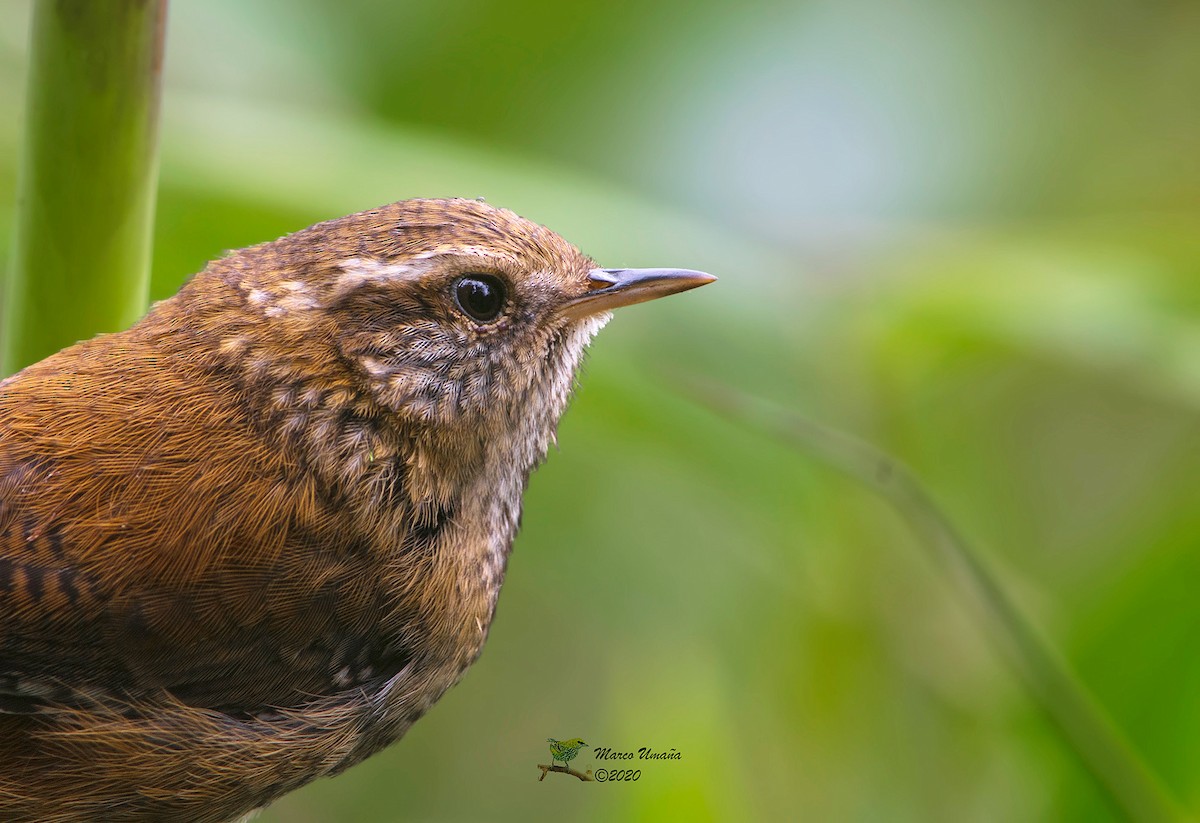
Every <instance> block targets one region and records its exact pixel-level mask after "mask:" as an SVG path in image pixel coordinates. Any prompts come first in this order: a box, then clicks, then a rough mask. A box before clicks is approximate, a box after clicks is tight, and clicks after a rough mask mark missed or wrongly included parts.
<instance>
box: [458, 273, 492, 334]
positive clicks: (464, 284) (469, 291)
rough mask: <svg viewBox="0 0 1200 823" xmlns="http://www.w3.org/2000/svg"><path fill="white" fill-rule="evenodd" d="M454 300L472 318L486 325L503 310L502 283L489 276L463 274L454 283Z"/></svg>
mask: <svg viewBox="0 0 1200 823" xmlns="http://www.w3.org/2000/svg"><path fill="white" fill-rule="evenodd" d="M454 299H455V300H457V301H458V305H459V308H461V309H462V310H463V311H465V312H466V313H467V314H468V315H470V316H471V317H472V318H474V319H475V320H478V321H479V322H480V323H487V322H490V321H492V320H495V319H496V317H497V316H498V315H499V314H500V310H501V309H502V308H504V283H503V281H501V280H500V278H499V277H493V276H492V275H490V274H464V275H463V276H462V277H460V278H458V279H457V280H455V281H454Z"/></svg>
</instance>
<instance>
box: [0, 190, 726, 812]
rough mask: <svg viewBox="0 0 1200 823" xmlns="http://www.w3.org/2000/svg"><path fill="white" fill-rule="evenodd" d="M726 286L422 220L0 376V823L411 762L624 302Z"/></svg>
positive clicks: (206, 287)
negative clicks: (605, 263)
mask: <svg viewBox="0 0 1200 823" xmlns="http://www.w3.org/2000/svg"><path fill="white" fill-rule="evenodd" d="M713 279H715V278H713V277H711V276H710V275H707V274H703V273H700V272H694V271H685V270H664V269H600V268H597V267H596V264H595V263H593V262H592V261H591V260H589V259H588V258H587V257H585V256H584V255H583V254H581V253H580V252H579V251H578V250H576V249H575V248H574V247H573V246H571V245H570V244H568V243H567V242H566V241H564V240H563V239H562V238H561V237H559V236H558V235H556V234H554V233H553V232H551V231H549V230H548V229H546V228H543V227H542V226H539V225H536V224H534V223H531V222H529V221H527V220H524V219H522V218H520V217H518V216H517V215H515V214H513V213H512V212H509V211H505V210H502V209H497V208H493V207H491V206H488V205H485V204H483V203H480V202H476V201H471V200H410V201H404V202H400V203H395V204H392V205H390V206H385V207H383V208H380V209H376V210H373V211H367V212H363V213H361V214H355V215H351V216H349V217H344V218H342V219H340V220H334V221H331V222H328V223H321V224H318V225H316V226H313V227H311V228H308V229H305V230H303V231H300V232H297V233H296V234H293V235H290V236H288V237H284V238H282V239H280V240H276V241H274V242H271V243H265V244H263V245H260V246H255V247H252V248H248V249H243V250H241V251H238V252H234V253H232V254H230V255H228V256H226V257H223V258H222V259H220V260H217V261H214V262H212V263H210V264H209V265H208V267H207V268H205V269H204V271H202V272H200V273H199V274H198V275H196V276H195V277H194V278H192V280H191V281H190V282H188V283H187V285H185V286H184V287H183V288H182V289H181V290H180V292H179V293H178V294H176V295H175V296H174V297H172V298H170V299H168V300H164V301H163V302H161V303H158V304H157V305H156V306H154V307H153V309H152V310H151V311H150V313H149V314H148V315H147V316H146V317H145V318H144V319H143V320H141V321H140V322H139V323H138V324H137V325H135V326H134V327H133V328H131V329H129V330H128V331H124V332H121V333H119V334H110V335H103V336H100V337H97V338H95V339H93V340H89V341H86V342H83V343H79V344H77V345H75V346H72V347H70V348H68V349H65V350H63V351H61V352H59V353H58V354H55V355H53V356H51V357H48V358H46V359H45V360H43V361H41V362H40V363H36V364H34V365H32V366H30V367H29V368H27V369H25V370H24V371H22V372H20V373H19V374H16V375H14V376H13V377H10V378H8V379H7V380H5V381H3V382H2V383H0V820H4V821H42V823H45V821H74V820H89V821H91V820H106V821H128V820H156V821H158V820H187V821H223V820H228V819H231V818H235V817H237V816H239V815H241V814H243V813H245V812H247V811H249V810H252V809H255V808H258V807H260V806H263V805H265V804H267V803H269V802H270V801H272V800H273V799H275V798H277V797H279V796H280V795H282V794H284V793H286V792H289V791H291V790H293V789H296V788H298V787H299V786H302V785H304V784H306V783H308V782H309V781H311V780H313V779H315V778H317V777H321V776H323V775H331V774H336V773H338V772H340V771H342V770H343V769H346V768H347V767H349V766H352V765H354V764H355V763H357V762H359V761H360V760H362V759H363V758H365V757H367V756H368V755H370V754H372V753H374V752H376V751H378V750H379V749H381V748H382V747H384V746H386V745H388V744H389V743H391V742H393V741H395V740H396V739H398V738H399V737H400V736H401V735H402V734H404V732H405V730H407V729H408V727H409V726H410V725H411V724H412V723H413V722H414V721H415V720H417V718H419V717H420V716H421V715H422V714H423V713H424V712H425V711H426V710H427V709H428V708H429V707H430V706H431V705H432V704H433V703H434V702H435V701H436V700H437V699H438V698H439V697H440V696H441V695H442V693H443V692H445V691H446V689H448V688H449V687H450V686H452V685H453V684H454V683H456V682H457V681H458V679H459V678H460V677H462V674H463V672H464V671H465V670H466V668H467V667H468V666H470V664H471V663H472V662H473V661H474V660H475V659H476V657H478V655H479V653H480V650H481V649H482V647H483V643H484V638H485V637H486V635H487V632H488V626H489V624H490V623H491V619H492V613H493V611H494V609H495V606H496V597H497V594H498V593H499V591H500V584H501V582H502V581H503V579H504V571H505V565H506V562H507V558H508V554H509V549H510V547H511V544H512V540H513V537H514V535H515V534H516V532H517V527H518V523H519V519H520V511H521V494H522V492H523V490H524V488H525V485H526V483H527V481H528V478H529V473H530V472H531V471H532V470H533V468H534V467H535V466H536V465H537V464H538V462H539V461H541V460H542V458H543V457H544V456H545V453H546V449H547V446H548V444H549V443H550V441H551V439H552V437H553V434H554V429H555V426H556V424H557V422H558V419H559V416H560V415H561V414H562V412H563V409H564V407H565V406H566V404H567V400H568V397H569V395H570V393H571V389H572V385H573V382H574V376H575V370H576V368H577V366H578V365H579V362H580V359H581V357H582V356H583V352H584V348H585V347H586V345H587V343H588V341H589V340H590V339H591V337H592V335H594V334H595V333H596V332H597V331H598V330H599V329H600V328H601V326H603V325H604V323H605V322H606V320H607V319H608V317H609V314H608V311H609V310H610V309H613V308H616V307H618V306H625V305H628V304H631V303H637V302H641V301H644V300H650V299H653V298H656V297H660V296H663V295H668V294H672V293H675V292H679V291H683V290H685V289H690V288H693V287H696V286H700V285H703V284H705V283H708V282H710V281H712V280H713Z"/></svg>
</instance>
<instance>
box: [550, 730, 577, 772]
mask: <svg viewBox="0 0 1200 823" xmlns="http://www.w3.org/2000/svg"><path fill="white" fill-rule="evenodd" d="M546 742H547V743H549V744H550V757H551V761H550V763H551V765H553V764H554V762H555V761H559V760H561V761H562V764H563V766H566V765H567V764H568V763H570V762H571V761H572V760H574V759H575V755H577V754H579V750H580V749H583V748H586V747H587V743H584V742H583V741H582V740H580V739H579V738H578V737H575V738H572V739H571V740H555V739H554V738H553V737H547V738H546Z"/></svg>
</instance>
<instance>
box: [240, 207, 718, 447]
mask: <svg viewBox="0 0 1200 823" xmlns="http://www.w3.org/2000/svg"><path fill="white" fill-rule="evenodd" d="M239 257H240V258H242V259H231V258H226V259H225V260H224V261H222V263H223V265H224V267H225V268H226V269H227V270H229V271H230V273H231V274H232V275H233V278H234V279H235V280H236V281H237V285H238V287H239V288H240V289H241V290H242V292H243V294H244V296H245V303H246V306H247V307H248V308H249V309H250V310H251V313H252V314H255V315H257V318H256V319H257V320H258V321H260V322H261V323H263V324H268V325H269V324H275V325H277V326H279V327H281V328H282V329H287V330H289V331H291V332H294V333H296V334H295V336H299V337H302V338H303V337H306V338H310V339H313V340H317V341H329V342H331V343H332V344H333V346H334V348H335V349H336V350H337V353H338V355H339V358H338V360H339V362H340V363H343V364H345V365H348V366H349V367H350V368H351V369H352V370H353V371H354V372H355V374H356V377H357V379H358V380H359V382H360V383H361V384H363V385H365V386H366V387H367V388H368V391H369V393H370V395H371V396H372V397H373V398H374V399H375V400H376V401H377V402H378V403H379V404H381V405H382V406H384V407H386V408H388V409H390V410H391V411H392V412H393V413H394V414H397V415H400V416H401V417H403V418H405V419H406V420H409V421H411V422H413V423H416V424H421V425H440V426H451V427H456V426H459V425H461V424H464V423H466V424H470V425H473V426H478V425H479V424H480V423H486V422H488V421H492V422H495V423H496V424H497V425H500V426H509V425H510V424H511V421H512V418H513V417H514V416H525V415H528V414H529V413H530V411H531V409H530V408H529V405H530V403H531V402H532V403H535V404H536V405H537V406H538V407H539V408H543V407H544V412H545V413H546V414H547V416H549V417H553V418H554V419H557V416H558V414H560V413H561V411H562V408H563V406H564V405H565V401H566V398H567V396H568V394H569V391H570V387H571V383H572V377H573V374H574V371H575V369H576V367H577V366H578V363H579V360H580V358H581V356H582V354H583V350H584V348H585V346H586V344H587V343H588V341H589V340H590V339H591V337H592V336H593V335H594V334H595V333H596V332H597V331H598V330H599V329H600V328H601V327H602V326H603V325H604V324H605V322H607V320H608V319H609V317H610V314H609V312H610V310H612V309H614V308H617V307H620V306H625V305H629V304H632V303H638V302H642V301H645V300H650V299H653V298H656V297H661V296H664V295H668V294H673V293H675V292H679V291H683V290H686V289H690V288H694V287H696V286H700V285H703V284H705V283H708V282H710V281H712V280H714V279H715V278H713V277H712V276H711V275H707V274H703V273H701V272H694V271H687V270H674V269H601V268H599V267H598V266H597V265H596V264H595V263H594V262H593V261H592V260H590V259H589V258H588V257H587V256H585V255H584V254H582V253H581V252H580V251H579V250H578V249H576V248H575V247H574V246H572V245H571V244H570V243H568V242H567V241H566V240H564V239H563V238H561V237H559V236H558V235H557V234H555V233H554V232H552V231H550V230H549V229H547V228H545V227H543V226H540V225H538V224H536V223H533V222H531V221H529V220H526V219H524V218H521V217H519V216H518V215H516V214H514V213H513V212H511V211H508V210H506V209H500V208H496V207H494V206H490V205H487V204H486V203H483V202H479V201H475V200H406V201H401V202H399V203H393V204H391V205H389V206H384V207H382V208H379V209H374V210H372V211H367V212H362V213H359V214H355V215H351V216H349V217H344V218H341V219H338V220H333V221H330V222H327V223H320V224H317V225H315V226H313V227H311V228H309V229H306V230H304V231H301V232H297V233H296V234H293V235H289V236H288V237H285V238H282V239H280V240H278V241H275V242H274V243H268V244H264V245H262V246H257V247H254V248H252V249H247V250H244V251H243V252H239V253H238V254H237V255H235V258H239Z"/></svg>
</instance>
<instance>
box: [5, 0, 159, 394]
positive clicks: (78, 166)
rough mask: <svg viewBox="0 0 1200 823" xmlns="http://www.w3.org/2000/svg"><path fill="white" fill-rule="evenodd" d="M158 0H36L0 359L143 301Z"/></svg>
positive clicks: (14, 358)
mask: <svg viewBox="0 0 1200 823" xmlns="http://www.w3.org/2000/svg"><path fill="white" fill-rule="evenodd" d="M165 21H166V0H105V2H95V0H37V2H36V3H35V6H34V11H33V27H32V33H31V42H30V52H31V55H30V71H29V85H28V100H27V104H26V121H25V141H24V148H23V155H22V159H21V165H20V170H19V180H18V184H17V191H18V200H17V214H16V237H15V240H14V249H13V261H12V268H11V270H10V272H9V279H8V283H7V286H6V291H5V301H4V313H3V329H2V332H0V349H2V358H0V368H2V369H3V371H4V373H5V374H11V373H12V372H14V371H16V370H18V369H20V368H23V367H24V366H25V365H27V364H29V363H32V362H34V361H36V360H39V359H41V358H43V357H45V356H46V355H48V354H51V353H53V352H55V351H58V350H59V349H60V348H62V347H64V346H67V345H70V344H72V343H74V342H76V341H77V340H81V339H84V338H88V337H91V336H92V335H94V334H96V333H98V332H104V331H116V330H119V329H122V328H124V327H126V326H128V325H129V324H130V323H132V322H133V321H135V320H136V319H137V318H138V317H140V316H141V314H142V313H143V312H144V311H145V308H146V299H147V295H148V285H149V264H150V243H151V231H152V228H153V215H154V193H155V185H156V177H157V165H158V164H157V143H158V140H157V133H158V108H159V87H160V76H161V64H162V48H163V29H164V25H165Z"/></svg>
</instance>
